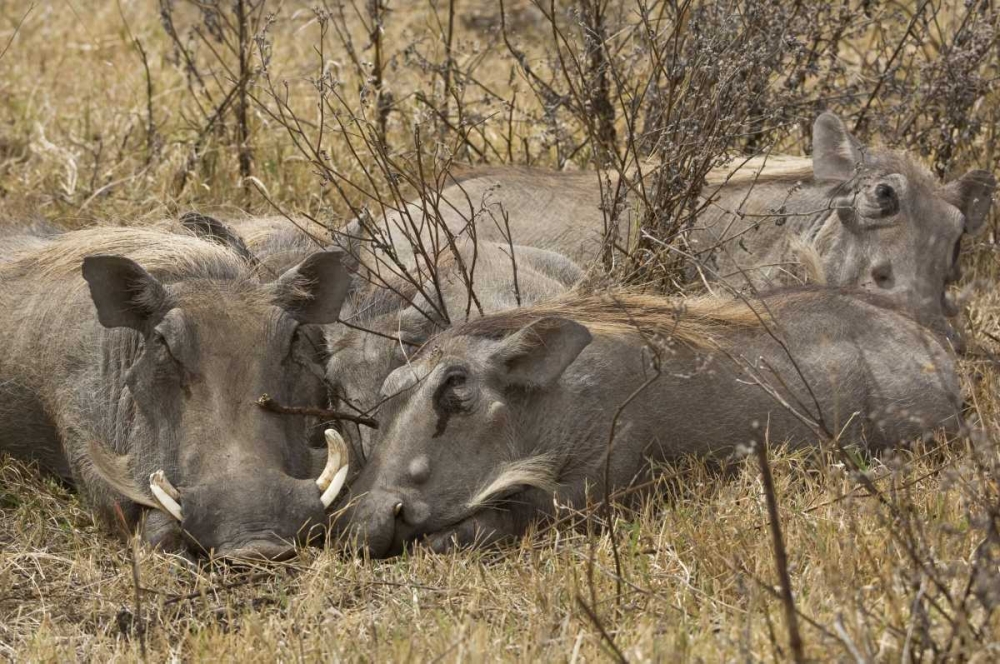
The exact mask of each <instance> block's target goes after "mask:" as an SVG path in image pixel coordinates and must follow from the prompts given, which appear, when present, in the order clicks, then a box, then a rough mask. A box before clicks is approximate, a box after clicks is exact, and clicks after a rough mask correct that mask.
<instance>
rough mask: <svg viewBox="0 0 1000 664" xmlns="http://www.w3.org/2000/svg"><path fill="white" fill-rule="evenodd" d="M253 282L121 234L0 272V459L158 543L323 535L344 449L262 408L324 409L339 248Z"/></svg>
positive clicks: (141, 234)
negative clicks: (57, 483) (37, 468)
mask: <svg viewBox="0 0 1000 664" xmlns="http://www.w3.org/2000/svg"><path fill="white" fill-rule="evenodd" d="M81 265H82V274H81ZM250 275H251V271H250V269H249V268H248V266H247V264H246V263H245V262H244V261H243V260H241V259H240V258H239V257H238V256H236V255H235V254H234V253H232V252H231V251H229V250H227V249H225V248H223V247H219V246H217V245H213V244H210V243H207V242H204V241H202V240H199V239H197V238H192V237H184V236H179V235H173V234H168V233H159V232H155V231H148V230H147V231H142V230H131V229H122V228H103V229H94V230H88V231H78V232H71V233H66V234H64V235H62V236H59V237H57V238H54V239H53V240H51V241H50V242H48V243H47V244H46V245H45V246H43V247H42V248H40V249H35V250H31V251H27V252H25V253H22V254H21V255H20V256H19V257H18V258H17V259H16V260H14V261H12V262H10V263H7V264H4V265H3V266H0V305H2V311H3V312H4V318H3V320H2V321H0V328H2V329H3V331H4V343H3V346H2V347H0V450H2V451H6V452H10V453H11V454H13V455H14V456H16V457H20V458H23V459H30V460H37V461H38V462H39V463H40V464H42V465H43V466H45V467H47V468H48V469H50V470H52V471H54V472H56V473H58V474H59V475H61V476H62V477H64V478H66V479H67V480H70V481H73V482H74V483H76V484H77V485H78V486H79V487H80V488H81V489H82V490H83V491H84V492H85V493H86V495H87V496H88V497H89V499H90V500H91V502H92V503H93V504H94V506H95V507H96V508H97V510H98V511H99V512H100V513H101V514H102V515H103V516H104V517H105V518H107V519H111V520H114V519H115V516H114V515H115V504H116V503H117V504H118V505H119V506H120V507H121V508H122V511H123V513H124V515H125V517H126V519H127V520H128V521H129V524H130V525H133V524H136V523H138V522H139V521H140V517H142V516H143V514H145V515H146V519H145V524H144V536H145V538H146V539H147V540H148V541H151V542H153V543H158V544H161V545H163V546H166V547H169V548H181V547H182V546H187V547H189V548H190V549H191V550H192V551H194V552H202V553H209V552H213V551H214V553H215V554H216V555H219V556H226V557H244V556H258V557H268V558H276V557H281V556H284V555H286V554H287V553H289V552H290V551H291V550H292V545H293V544H294V542H295V541H296V540H301V539H304V538H305V537H306V536H307V534H308V531H309V529H310V528H311V527H313V526H320V527H322V526H323V525H324V524H325V506H328V505H329V504H330V503H331V502H332V501H333V498H334V495H332V494H335V493H336V492H337V491H338V490H339V486H340V485H342V483H343V481H344V478H345V476H346V472H347V470H346V458H345V455H346V450H344V449H342V448H343V442H342V441H339V440H338V439H337V438H336V437H334V438H332V439H331V440H330V441H329V448H330V449H329V453H328V449H327V447H328V444H327V443H326V442H324V436H323V431H322V430H321V429H320V428H319V427H318V426H317V423H316V422H313V421H308V420H307V418H305V417H302V416H288V415H278V414H274V413H271V412H267V411H265V410H263V409H261V408H259V407H258V406H257V405H255V401H256V400H257V399H258V398H259V397H260V396H261V395H262V394H264V393H267V394H269V395H270V396H271V397H272V398H273V399H274V400H275V401H278V402H281V403H283V404H291V405H296V406H312V407H325V406H326V405H327V401H328V397H327V390H326V387H325V384H324V382H323V370H324V359H325V358H324V356H323V354H322V352H321V350H320V349H321V348H322V346H323V343H322V338H321V330H320V329H319V327H318V326H317V325H316V324H326V323H332V322H334V321H336V319H337V316H338V314H339V311H340V307H341V303H342V301H343V300H344V298H345V296H346V292H347V286H348V275H347V274H346V271H345V269H344V268H343V266H342V265H341V259H340V255H339V254H338V253H337V252H319V253H316V254H314V255H312V256H310V257H309V258H307V259H306V260H304V261H303V262H302V263H301V264H299V265H298V266H297V267H295V268H293V269H291V270H289V271H288V272H286V273H285V274H284V275H282V276H281V277H280V278H278V279H277V280H275V281H274V282H272V283H268V284H262V283H260V282H259V281H258V280H257V279H256V278H255V277H252V276H250ZM324 465H325V467H324ZM321 471H322V472H321ZM335 475H336V477H335ZM317 478H319V479H318V480H317ZM317 485H318V486H317ZM145 508H150V509H149V510H148V511H147V510H146V509H145Z"/></svg>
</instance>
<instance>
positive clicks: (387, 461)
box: [337, 289, 961, 556]
mask: <svg viewBox="0 0 1000 664" xmlns="http://www.w3.org/2000/svg"><path fill="white" fill-rule="evenodd" d="M637 330H641V332H640V331H637ZM779 339H780V340H781V343H779V341H778V340H779ZM782 344H784V345H785V347H787V352H786V350H785V348H784V347H783V346H782ZM656 355H658V356H659V361H660V363H661V364H660V367H659V371H660V373H659V374H657V371H656V369H655V367H654V363H653V361H652V360H653V358H654V356H656ZM791 358H794V362H793V360H792V359H791ZM800 371H801V374H800V373H799V372H800ZM643 388H644V389H643ZM382 391H383V398H385V399H386V403H385V404H384V405H383V407H382V411H381V423H382V428H381V430H380V435H379V440H378V443H377V444H376V445H375V447H374V453H373V455H372V457H371V459H370V460H369V463H368V465H367V466H366V467H365V468H364V470H363V471H362V473H361V474H360V475H359V477H358V478H357V479H356V481H355V482H354V483H353V484H352V486H351V489H350V493H351V495H352V496H353V498H352V500H351V501H350V502H349V506H348V508H347V510H346V512H345V515H344V517H343V521H340V522H338V526H337V528H338V530H341V531H346V532H342V534H343V535H344V536H345V537H347V538H349V539H351V540H353V541H358V542H360V543H361V544H362V545H363V546H365V547H367V550H368V551H369V552H370V554H371V555H373V556H386V555H390V554H393V553H397V552H399V551H400V550H401V549H402V548H403V547H404V546H405V545H406V544H407V543H408V542H411V541H414V540H416V539H418V538H428V540H429V543H430V544H431V545H432V546H434V547H435V548H438V549H443V548H448V547H449V546H451V545H453V544H458V545H462V546H464V545H470V544H472V543H486V542H490V541H493V540H497V539H499V538H502V537H509V536H514V535H518V534H520V533H522V532H523V531H524V530H525V528H526V527H527V526H528V524H529V523H531V522H532V521H534V520H535V519H537V518H539V517H541V516H545V515H551V514H552V511H553V504H554V502H557V503H558V504H560V505H569V506H574V507H577V508H579V507H582V506H584V505H585V503H586V500H587V497H588V493H589V495H590V496H591V497H600V496H603V495H604V494H603V491H604V488H605V485H604V481H603V479H604V466H605V460H606V457H607V453H608V449H609V448H608V443H609V440H611V433H612V427H613V426H614V432H615V435H614V444H613V447H612V448H611V456H610V461H609V464H610V465H609V469H608V470H609V474H608V477H609V478H610V486H609V489H610V490H612V491H613V490H616V489H619V488H622V487H626V486H628V485H629V484H630V483H632V482H634V481H636V480H638V479H641V478H642V476H643V475H644V474H645V473H647V472H648V464H649V462H650V461H653V462H663V461H665V460H670V459H675V458H677V457H678V456H680V455H709V454H716V455H717V454H726V453H729V452H731V451H733V450H734V448H737V447H738V446H740V445H741V444H743V443H748V442H750V441H751V440H755V439H762V438H764V437H765V435H766V436H767V438H768V439H769V440H770V441H774V442H788V443H791V444H793V445H803V444H808V443H814V442H816V441H817V440H819V439H821V438H822V437H823V431H824V430H825V431H826V432H828V433H830V434H834V435H839V436H840V441H841V442H842V443H844V444H861V443H863V444H866V445H868V446H871V447H873V448H878V447H882V446H886V445H891V444H895V443H897V442H899V441H901V440H906V439H911V438H914V437H917V436H919V435H921V434H923V433H925V432H927V431H929V430H930V429H934V428H937V427H943V428H946V429H948V430H951V431H954V430H956V429H957V428H958V427H959V425H960V413H959V409H960V406H961V398H960V393H959V388H958V384H957V379H956V376H955V367H954V363H953V358H952V356H951V354H950V351H949V349H948V348H947V346H946V345H945V344H944V343H943V342H942V341H941V340H940V339H939V338H938V337H937V336H936V335H935V334H934V333H932V332H930V331H929V330H928V329H926V328H924V327H922V326H921V325H919V324H918V323H917V322H915V321H914V320H913V319H911V318H909V317H908V316H906V315H904V314H901V313H899V312H897V311H896V310H894V309H892V308H889V307H888V306H885V305H884V304H883V303H880V302H877V301H875V300H874V299H865V298H859V297H854V296H852V295H849V294H846V293H842V292H839V291H836V290H823V289H812V290H810V289H796V290H790V291H779V292H775V293H772V294H769V295H767V296H765V297H764V298H763V299H762V300H757V301H753V302H751V303H749V304H745V303H741V302H738V301H733V300H726V301H723V300H718V299H713V298H707V297H706V298H702V299H696V300H692V301H688V302H687V303H678V302H672V301H670V300H665V299H657V298H654V297H649V296H639V295H626V294H618V295H611V296H608V295H606V296H588V297H582V298H581V297H574V296H568V297H567V298H566V299H564V300H562V301H555V302H552V303H549V304H543V305H540V306H537V307H529V308H523V309H518V310H513V311H508V312H503V313H499V314H496V315H492V316H486V317H483V318H480V319H477V320H473V321H470V322H468V323H463V324H461V325H456V326H454V327H453V328H451V329H449V330H447V331H446V332H444V333H442V334H441V335H439V336H438V337H436V338H435V339H433V340H432V341H431V342H430V343H428V344H427V345H426V346H425V347H423V348H422V349H421V350H420V352H419V353H417V354H416V355H415V356H413V357H411V358H410V362H409V364H408V365H406V366H404V367H401V368H399V369H397V370H396V371H394V372H393V373H392V374H391V375H390V376H389V377H388V378H387V379H386V381H385V383H384V385H383V388H382ZM630 395H632V397H631V401H629V399H630ZM616 414H617V415H618V419H617V421H615V417H616ZM816 422H819V423H821V425H816V424H814V423H816ZM755 423H756V425H757V427H758V428H757V429H756V432H755V429H754V424H755ZM764 432H766V434H765V433H764Z"/></svg>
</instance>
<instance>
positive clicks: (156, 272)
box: [3, 227, 254, 282]
mask: <svg viewBox="0 0 1000 664" xmlns="http://www.w3.org/2000/svg"><path fill="white" fill-rule="evenodd" d="M98 254H109V255H118V256H125V257H127V258H130V259H132V260H134V261H135V262H137V263H138V264H139V265H141V266H142V267H143V268H144V269H145V270H147V271H148V272H149V273H150V274H152V275H153V276H155V277H156V278H158V279H161V280H163V281H166V282H170V281H172V280H174V279H179V278H205V279H222V280H232V279H244V278H246V279H250V278H252V275H253V273H254V272H253V269H252V267H251V266H250V265H249V264H248V263H247V262H246V261H244V260H242V259H241V258H240V257H239V256H238V255H236V254H235V253H234V252H232V251H230V250H229V249H228V248H226V247H223V246H220V245H218V244H215V243H212V242H206V241H205V240H202V239H199V238H197V237H194V236H192V235H185V234H182V233H169V232H166V231H159V230H150V229H140V228H119V227H99V228H91V229H87V230H82V231H75V232H72V233H67V234H66V235H62V236H56V237H55V238H53V239H52V240H51V242H49V243H47V244H45V245H44V246H43V247H41V248H35V249H32V250H31V251H27V252H25V253H23V254H22V255H20V256H17V257H15V258H14V259H13V260H12V261H11V262H10V263H8V264H7V265H6V266H5V267H4V270H3V271H4V272H7V273H8V274H16V273H20V272H22V271H23V272H27V273H30V274H32V275H34V276H35V277H36V278H39V279H53V278H60V277H65V276H71V275H72V276H77V275H79V274H80V266H81V265H82V263H83V259H84V258H85V257H87V256H93V255H98Z"/></svg>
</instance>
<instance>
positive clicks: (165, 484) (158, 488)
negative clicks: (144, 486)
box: [149, 470, 184, 521]
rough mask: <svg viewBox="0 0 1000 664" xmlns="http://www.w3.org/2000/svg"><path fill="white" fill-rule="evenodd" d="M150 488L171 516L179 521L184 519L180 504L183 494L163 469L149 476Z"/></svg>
mask: <svg viewBox="0 0 1000 664" xmlns="http://www.w3.org/2000/svg"><path fill="white" fill-rule="evenodd" d="M149 490H150V491H152V492H153V497H155V498H156V500H157V502H159V503H160V506H161V507H162V508H163V509H164V510H165V511H166V512H167V513H169V514H170V516H172V517H174V518H175V519H177V520H178V521H183V520H184V516H183V513H182V512H181V505H180V499H181V494H180V493H178V492H177V489H175V488H174V485H173V484H171V483H170V480H168V479H167V476H166V475H164V474H163V471H162V470H158V471H156V472H155V473H153V474H152V475H150V476H149Z"/></svg>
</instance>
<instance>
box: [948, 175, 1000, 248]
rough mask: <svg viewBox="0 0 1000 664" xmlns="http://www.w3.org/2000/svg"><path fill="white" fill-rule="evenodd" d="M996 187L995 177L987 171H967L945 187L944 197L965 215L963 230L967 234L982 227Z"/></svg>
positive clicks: (974, 232)
mask: <svg viewBox="0 0 1000 664" xmlns="http://www.w3.org/2000/svg"><path fill="white" fill-rule="evenodd" d="M996 188H997V179H996V178H995V177H994V176H993V174H992V173H990V172H989V171H969V172H968V173H966V174H965V175H963V176H962V177H960V178H959V179H957V180H955V181H954V182H949V183H948V186H947V187H945V198H946V199H947V200H948V201H949V202H950V203H951V204H952V205H954V206H955V207H957V208H958V209H959V210H961V211H962V214H963V215H965V232H966V233H968V234H969V235H975V234H976V233H978V232H979V231H981V230H982V229H983V225H984V224H985V223H986V217H987V216H989V213H990V206H991V205H992V204H993V192H995V191H996Z"/></svg>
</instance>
